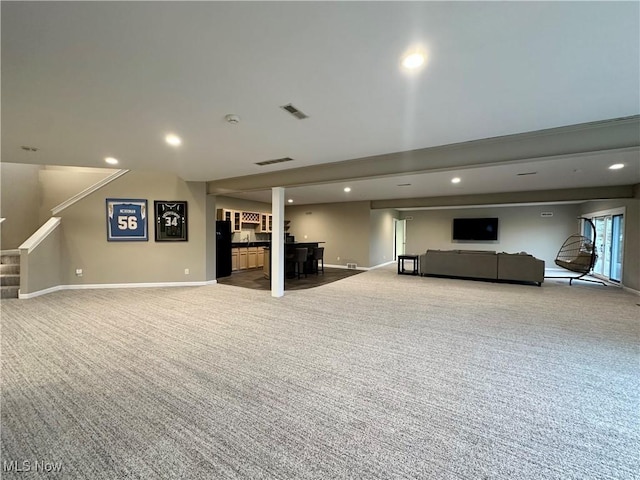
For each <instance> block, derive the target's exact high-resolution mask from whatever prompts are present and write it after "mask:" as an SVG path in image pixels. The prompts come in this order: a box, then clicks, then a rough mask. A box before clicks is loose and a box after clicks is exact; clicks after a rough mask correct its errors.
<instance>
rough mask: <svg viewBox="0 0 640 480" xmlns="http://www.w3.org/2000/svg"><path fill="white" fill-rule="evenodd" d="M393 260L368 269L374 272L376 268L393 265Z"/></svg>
mask: <svg viewBox="0 0 640 480" xmlns="http://www.w3.org/2000/svg"><path fill="white" fill-rule="evenodd" d="M395 263H396V262H395V260H389V261H388V262H385V263H379V264H378V265H374V266H373V267H369V270H374V269H376V268H381V267H386V266H387V265H395Z"/></svg>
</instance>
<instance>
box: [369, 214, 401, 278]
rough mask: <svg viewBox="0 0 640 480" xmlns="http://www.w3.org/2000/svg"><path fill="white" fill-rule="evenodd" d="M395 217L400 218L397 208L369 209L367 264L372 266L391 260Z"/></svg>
mask: <svg viewBox="0 0 640 480" xmlns="http://www.w3.org/2000/svg"><path fill="white" fill-rule="evenodd" d="M395 218H400V212H398V211H397V210H393V209H385V210H371V229H370V232H369V245H370V247H369V248H370V251H369V265H370V266H372V267H373V266H375V265H381V264H383V263H387V262H390V261H393V246H394V245H393V243H394V238H395V223H394V221H393V220H394V219H395Z"/></svg>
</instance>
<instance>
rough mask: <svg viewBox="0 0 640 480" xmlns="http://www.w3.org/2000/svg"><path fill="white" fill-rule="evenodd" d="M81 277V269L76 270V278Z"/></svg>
mask: <svg viewBox="0 0 640 480" xmlns="http://www.w3.org/2000/svg"><path fill="white" fill-rule="evenodd" d="M81 276H82V269H81V268H76V277H81Z"/></svg>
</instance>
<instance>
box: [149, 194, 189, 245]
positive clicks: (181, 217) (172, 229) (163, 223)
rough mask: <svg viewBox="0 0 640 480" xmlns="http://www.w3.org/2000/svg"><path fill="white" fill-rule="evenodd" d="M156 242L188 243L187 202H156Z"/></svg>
mask: <svg viewBox="0 0 640 480" xmlns="http://www.w3.org/2000/svg"><path fill="white" fill-rule="evenodd" d="M154 207H155V214H156V242H186V241H187V202H180V201H176V200H173V201H170V202H167V201H164V200H156V201H155V202H154Z"/></svg>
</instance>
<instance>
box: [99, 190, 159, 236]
mask: <svg viewBox="0 0 640 480" xmlns="http://www.w3.org/2000/svg"><path fill="white" fill-rule="evenodd" d="M107 240H108V241H109V242H131V241H142V242H146V241H147V240H149V235H148V233H147V201H146V200H141V199H125V198H107Z"/></svg>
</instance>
